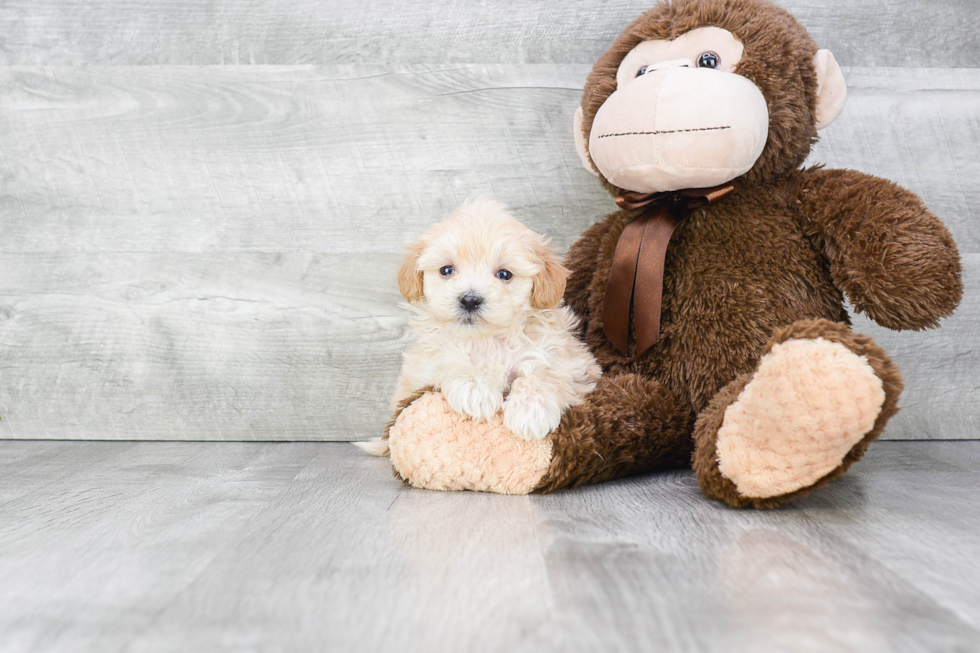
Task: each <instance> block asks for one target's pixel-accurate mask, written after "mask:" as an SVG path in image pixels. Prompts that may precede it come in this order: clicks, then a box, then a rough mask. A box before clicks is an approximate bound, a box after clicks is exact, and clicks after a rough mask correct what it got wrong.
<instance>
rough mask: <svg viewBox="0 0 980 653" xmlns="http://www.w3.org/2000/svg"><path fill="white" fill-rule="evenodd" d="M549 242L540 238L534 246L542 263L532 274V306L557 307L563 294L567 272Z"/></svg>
mask: <svg viewBox="0 0 980 653" xmlns="http://www.w3.org/2000/svg"><path fill="white" fill-rule="evenodd" d="M549 243H550V240H545V239H544V238H542V239H541V241H540V242H539V243H536V244H535V247H534V250H535V253H536V254H537V256H538V258H540V259H541V263H542V265H543V267H542V268H541V271H540V272H538V273H537V274H536V275H534V281H533V284H534V285H533V286H532V287H531V306H533V307H534V308H557V307H558V304H560V303H561V298H562V297H564V295H565V282H566V281H567V280H568V275H569V272H568V269H566V268H565V266H564V265H562V264H561V260H560V259H559V258H558V257H557V256H556V255H555V252H554V250H553V249H551V247H550V244H549Z"/></svg>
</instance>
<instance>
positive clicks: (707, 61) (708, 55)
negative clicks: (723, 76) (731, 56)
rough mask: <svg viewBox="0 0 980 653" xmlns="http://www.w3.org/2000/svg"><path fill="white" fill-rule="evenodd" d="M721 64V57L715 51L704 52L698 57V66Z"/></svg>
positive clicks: (708, 66) (706, 66) (716, 65)
mask: <svg viewBox="0 0 980 653" xmlns="http://www.w3.org/2000/svg"><path fill="white" fill-rule="evenodd" d="M720 65H721V57H719V56H718V54H717V53H715V52H711V51H708V52H702V53H701V56H700V57H698V68H717V67H718V66H720Z"/></svg>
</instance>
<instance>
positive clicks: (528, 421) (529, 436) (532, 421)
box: [504, 375, 562, 440]
mask: <svg viewBox="0 0 980 653" xmlns="http://www.w3.org/2000/svg"><path fill="white" fill-rule="evenodd" d="M561 414H562V403H561V401H560V400H559V396H558V392H557V391H556V390H555V389H554V388H552V387H551V386H550V385H549V384H548V383H547V382H546V381H545V380H544V379H541V378H539V377H537V376H534V375H529V376H521V377H518V378H517V379H516V380H515V381H514V383H513V384H512V385H511V387H510V394H509V395H507V401H505V402H504V425H506V426H507V428H509V429H510V430H511V431H513V432H514V433H516V434H517V435H519V436H521V437H523V438H524V439H526V440H540V439H542V438H544V437H545V436H546V435H548V434H549V433H551V432H552V431H554V430H555V429H556V428H558V424H560V423H561Z"/></svg>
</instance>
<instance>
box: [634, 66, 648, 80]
mask: <svg viewBox="0 0 980 653" xmlns="http://www.w3.org/2000/svg"><path fill="white" fill-rule="evenodd" d="M647 68H648V66H643V67H642V68H640V69H639V70H637V71H636V76H637V77H639V76H640V75H645V74H646V72H647Z"/></svg>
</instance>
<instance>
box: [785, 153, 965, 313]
mask: <svg viewBox="0 0 980 653" xmlns="http://www.w3.org/2000/svg"><path fill="white" fill-rule="evenodd" d="M796 200H797V202H798V203H799V204H798V208H799V209H800V210H801V212H802V214H803V217H804V224H805V226H806V229H807V232H808V235H809V236H810V237H811V238H813V240H814V241H815V242H816V243H818V245H819V246H820V247H822V249H823V252H824V254H825V255H826V256H827V259H828V260H829V261H830V272H831V276H832V278H833V280H834V283H835V284H836V285H837V287H838V288H840V289H841V290H843V291H844V292H845V293H846V294H847V296H848V298H849V299H850V301H851V303H852V304H853V305H854V307H855V308H856V309H857V310H858V311H859V312H863V313H866V314H867V315H868V316H869V317H870V318H871V319H873V320H874V321H875V322H877V323H878V324H881V325H882V326H885V327H888V328H889V329H896V330H901V329H915V330H918V329H925V328H930V327H935V326H936V325H937V324H938V323H939V319H940V318H943V317H946V316H948V315H949V314H950V313H952V312H953V311H954V310H955V309H956V306H957V305H958V304H959V303H960V298H961V297H962V295H963V281H962V279H961V275H962V266H961V264H960V254H959V251H958V250H957V248H956V243H954V242H953V238H952V236H950V234H949V231H947V229H946V227H945V226H944V225H943V223H942V221H941V220H940V219H939V218H937V217H936V216H935V215H933V214H932V213H930V212H929V210H928V209H927V208H926V207H925V205H924V204H923V203H922V200H921V199H919V197H918V196H917V195H915V194H914V193H912V192H910V191H908V190H905V189H904V188H902V187H900V186H898V185H896V184H894V183H892V182H890V181H887V180H885V179H880V178H878V177H872V176H871V175H866V174H864V173H861V172H857V171H855V170H823V169H810V170H806V171H803V172H802V173H801V174H800V180H799V183H798V184H797V186H796Z"/></svg>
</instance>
